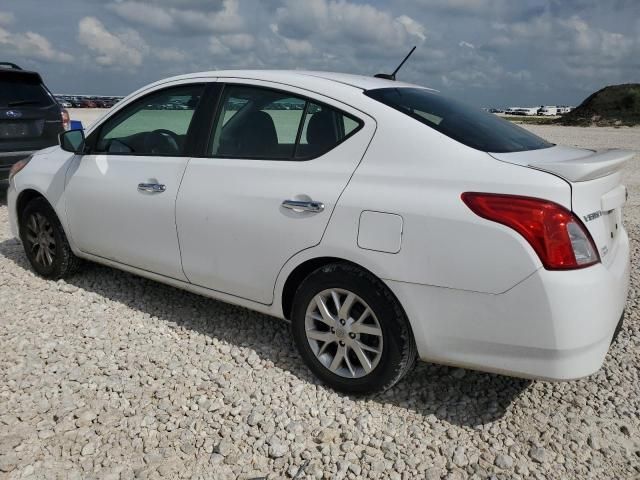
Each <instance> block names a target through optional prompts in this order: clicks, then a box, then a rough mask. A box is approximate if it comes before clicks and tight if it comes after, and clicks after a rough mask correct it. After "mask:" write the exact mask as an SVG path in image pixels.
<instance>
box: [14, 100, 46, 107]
mask: <svg viewBox="0 0 640 480" xmlns="http://www.w3.org/2000/svg"><path fill="white" fill-rule="evenodd" d="M40 103H41V102H40V101H39V100H16V101H15V102H8V103H7V106H8V107H17V106H18V105H38V104H40Z"/></svg>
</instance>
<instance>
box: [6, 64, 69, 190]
mask: <svg viewBox="0 0 640 480" xmlns="http://www.w3.org/2000/svg"><path fill="white" fill-rule="evenodd" d="M68 128H69V115H68V114H67V113H66V110H64V109H63V108H62V107H61V106H60V105H59V104H58V102H56V100H55V98H54V97H53V95H52V94H51V92H50V91H49V90H48V89H47V87H46V86H45V85H44V83H43V81H42V78H41V77H40V74H38V73H36V72H30V71H26V70H22V69H21V68H20V67H19V66H18V65H16V64H14V63H6V62H3V63H0V182H5V181H6V180H7V178H8V176H9V171H10V169H11V167H12V166H13V165H14V164H15V163H17V162H19V161H20V160H22V159H24V158H26V157H28V156H29V155H31V154H32V153H34V152H35V151H36V150H40V149H42V148H45V147H50V146H51V145H56V144H57V143H58V134H59V133H61V132H63V131H65V130H67V129H68Z"/></svg>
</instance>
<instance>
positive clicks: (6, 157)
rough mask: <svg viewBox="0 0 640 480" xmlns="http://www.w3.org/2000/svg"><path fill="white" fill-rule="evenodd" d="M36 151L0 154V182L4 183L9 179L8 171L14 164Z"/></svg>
mask: <svg viewBox="0 0 640 480" xmlns="http://www.w3.org/2000/svg"><path fill="white" fill-rule="evenodd" d="M36 151H37V150H27V151H19V152H0V181H6V180H7V179H8V178H9V170H11V167H13V165H14V164H15V163H16V162H19V161H20V160H22V159H24V158H27V157H28V156H29V155H33V154H34V153H35V152H36Z"/></svg>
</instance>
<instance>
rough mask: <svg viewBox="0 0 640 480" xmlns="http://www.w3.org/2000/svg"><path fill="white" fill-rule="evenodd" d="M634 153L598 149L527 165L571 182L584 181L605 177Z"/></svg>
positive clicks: (621, 165) (619, 168) (622, 164)
mask: <svg viewBox="0 0 640 480" xmlns="http://www.w3.org/2000/svg"><path fill="white" fill-rule="evenodd" d="M634 155H635V153H634V152H629V151H625V150H600V151H596V152H594V153H592V154H590V155H585V156H584V157H578V158H571V159H568V160H560V161H548V162H545V161H544V160H542V161H537V162H536V161H532V162H530V163H529V164H528V166H529V167H531V168H535V169H538V170H543V171H545V172H549V173H553V174H556V175H558V176H560V177H562V178H564V179H566V180H569V181H571V182H586V181H588V180H594V179H596V178H600V177H606V176H607V175H610V174H612V173H614V172H617V171H618V170H621V169H622V167H624V164H625V162H627V160H630V159H631V158H632V157H633V156H634Z"/></svg>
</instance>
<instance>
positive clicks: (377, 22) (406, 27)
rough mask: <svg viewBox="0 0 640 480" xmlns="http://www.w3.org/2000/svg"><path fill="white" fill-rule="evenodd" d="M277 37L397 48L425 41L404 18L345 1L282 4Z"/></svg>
mask: <svg viewBox="0 0 640 480" xmlns="http://www.w3.org/2000/svg"><path fill="white" fill-rule="evenodd" d="M276 23H277V25H278V33H279V34H280V35H282V36H283V37H286V38H289V39H295V40H309V41H311V42H312V43H313V40H321V41H325V42H329V43H331V44H346V45H352V46H353V45H356V46H357V45H363V46H366V47H376V46H378V47H381V48H389V47H399V46H405V47H406V46H407V45H408V43H410V42H418V43H419V42H422V41H424V40H425V38H426V35H425V28H424V26H423V25H422V24H420V23H419V22H417V21H416V20H414V19H413V18H411V17H409V16H407V15H400V16H398V17H394V16H393V15H391V14H390V13H389V12H388V11H383V10H380V9H378V8H376V7H374V6H372V5H366V4H359V3H352V2H348V1H346V0H329V1H328V0H308V1H305V2H300V1H297V0H286V1H285V3H284V6H283V7H281V8H278V9H277V11H276Z"/></svg>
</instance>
